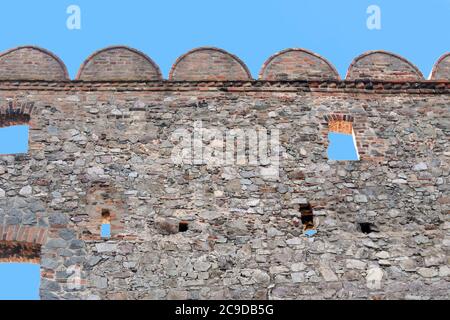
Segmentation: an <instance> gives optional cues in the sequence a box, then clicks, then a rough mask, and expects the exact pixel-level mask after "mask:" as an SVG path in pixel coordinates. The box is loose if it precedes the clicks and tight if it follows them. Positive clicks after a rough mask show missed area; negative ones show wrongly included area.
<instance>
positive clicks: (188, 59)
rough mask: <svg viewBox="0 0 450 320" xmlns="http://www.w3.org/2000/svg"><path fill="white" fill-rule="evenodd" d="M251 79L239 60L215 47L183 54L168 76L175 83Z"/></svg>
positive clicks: (247, 70)
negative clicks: (175, 81)
mask: <svg viewBox="0 0 450 320" xmlns="http://www.w3.org/2000/svg"><path fill="white" fill-rule="evenodd" d="M251 79H252V75H251V73H250V71H249V69H248V68H247V66H246V65H245V63H244V62H243V61H242V60H241V59H239V58H238V57H237V56H235V55H233V54H231V53H229V52H227V51H225V50H223V49H219V48H215V47H200V48H196V49H193V50H191V51H189V52H187V53H185V54H183V55H182V56H181V57H179V58H178V59H177V61H176V62H175V63H174V64H173V66H172V69H171V70H170V74H169V80H177V81H203V80H204V81H215V80H217V81H233V80H251Z"/></svg>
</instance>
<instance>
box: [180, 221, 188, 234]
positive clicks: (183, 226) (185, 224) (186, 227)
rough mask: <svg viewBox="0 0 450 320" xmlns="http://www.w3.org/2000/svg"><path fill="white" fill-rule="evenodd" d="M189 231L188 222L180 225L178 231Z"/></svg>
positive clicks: (182, 222)
mask: <svg viewBox="0 0 450 320" xmlns="http://www.w3.org/2000/svg"><path fill="white" fill-rule="evenodd" d="M188 229H189V223H187V222H186V221H181V222H180V224H179V225H178V231H179V232H186V231H188Z"/></svg>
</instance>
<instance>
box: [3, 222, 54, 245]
mask: <svg viewBox="0 0 450 320" xmlns="http://www.w3.org/2000/svg"><path fill="white" fill-rule="evenodd" d="M47 234H48V229H47V228H43V227H33V226H24V225H0V241H16V242H25V243H34V244H39V245H42V244H44V243H45V242H46V241H47Z"/></svg>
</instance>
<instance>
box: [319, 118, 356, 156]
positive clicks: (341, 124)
mask: <svg viewBox="0 0 450 320" xmlns="http://www.w3.org/2000/svg"><path fill="white" fill-rule="evenodd" d="M326 119H327V121H328V127H329V133H328V140H329V146H328V150H327V152H328V159H330V160H335V161H358V160H359V154H358V148H357V144H356V136H355V132H354V130H353V117H351V116H347V115H331V116H328V117H327V118H326Z"/></svg>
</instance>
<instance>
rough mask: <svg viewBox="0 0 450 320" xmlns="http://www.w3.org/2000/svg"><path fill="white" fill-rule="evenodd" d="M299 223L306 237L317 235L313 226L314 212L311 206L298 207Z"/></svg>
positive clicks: (302, 205)
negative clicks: (300, 222)
mask: <svg viewBox="0 0 450 320" xmlns="http://www.w3.org/2000/svg"><path fill="white" fill-rule="evenodd" d="M300 213H301V218H300V219H301V221H302V224H303V231H304V232H305V234H306V235H307V236H313V235H315V234H316V233H317V231H316V227H315V226H314V212H313V209H312V207H311V204H309V203H307V204H301V205H300Z"/></svg>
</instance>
